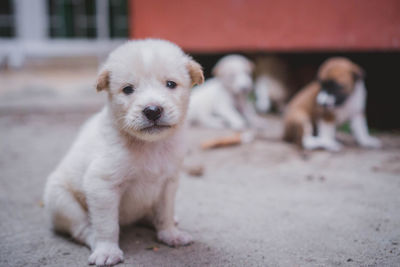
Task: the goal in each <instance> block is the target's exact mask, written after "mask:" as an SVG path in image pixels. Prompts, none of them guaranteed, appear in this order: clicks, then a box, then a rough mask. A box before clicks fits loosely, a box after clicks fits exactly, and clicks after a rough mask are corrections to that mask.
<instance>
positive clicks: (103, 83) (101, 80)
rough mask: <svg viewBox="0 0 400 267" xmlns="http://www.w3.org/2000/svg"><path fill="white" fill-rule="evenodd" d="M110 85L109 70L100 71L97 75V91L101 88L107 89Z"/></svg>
mask: <svg viewBox="0 0 400 267" xmlns="http://www.w3.org/2000/svg"><path fill="white" fill-rule="evenodd" d="M109 86H110V72H109V71H108V70H105V71H103V72H101V73H100V75H99V77H97V83H96V89H97V92H100V91H102V90H108V88H109Z"/></svg>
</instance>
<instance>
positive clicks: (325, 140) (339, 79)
mask: <svg viewBox="0 0 400 267" xmlns="http://www.w3.org/2000/svg"><path fill="white" fill-rule="evenodd" d="M363 79H364V71H363V70H362V69H361V67H360V66H358V65H356V64H355V63H353V62H351V61H350V60H349V59H347V58H343V57H335V58H330V59H328V60H326V61H325V62H324V63H323V64H322V65H321V67H320V69H319V71H318V76H317V80H316V81H313V82H311V83H310V84H309V85H307V86H306V87H305V88H304V89H302V90H301V91H300V92H299V93H297V94H296V95H295V97H294V98H293V99H292V101H291V102H290V103H289V105H288V108H287V110H286V113H285V121H284V124H285V129H284V140H286V141H288V142H293V143H296V144H298V145H299V146H301V147H303V148H304V149H309V150H311V149H317V148H323V149H327V150H331V151H338V150H340V149H341V147H342V145H341V144H340V143H339V142H338V141H336V139H335V132H336V126H337V125H340V124H342V123H344V122H346V121H350V126H351V130H352V132H353V135H354V137H355V139H356V141H357V142H358V144H359V145H360V146H363V147H370V148H378V147H380V146H381V143H380V141H379V140H378V139H376V138H374V137H371V136H370V135H369V133H368V126H367V122H366V118H365V103H366V96H367V92H366V89H365V85H364V81H363Z"/></svg>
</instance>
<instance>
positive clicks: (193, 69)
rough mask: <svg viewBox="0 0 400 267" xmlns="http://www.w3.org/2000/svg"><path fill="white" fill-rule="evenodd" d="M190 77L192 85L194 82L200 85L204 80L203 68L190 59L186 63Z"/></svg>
mask: <svg viewBox="0 0 400 267" xmlns="http://www.w3.org/2000/svg"><path fill="white" fill-rule="evenodd" d="M187 68H188V71H189V75H190V79H191V80H192V86H194V85H195V84H197V85H200V84H202V83H203V82H204V75H203V69H202V67H201V66H200V64H199V63H197V62H196V61H194V60H193V59H190V60H189V62H188V63H187Z"/></svg>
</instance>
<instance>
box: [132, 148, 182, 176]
mask: <svg viewBox="0 0 400 267" xmlns="http://www.w3.org/2000/svg"><path fill="white" fill-rule="evenodd" d="M126 156H127V164H126V166H125V168H124V176H125V178H126V180H130V181H131V180H133V181H138V180H145V181H147V182H150V181H153V182H157V181H160V180H163V179H165V178H168V177H171V176H174V175H176V173H177V172H178V169H179V165H180V161H181V157H180V155H179V154H178V153H176V151H174V150H170V149H161V150H152V149H139V150H136V151H130V152H128V153H127V155H126Z"/></svg>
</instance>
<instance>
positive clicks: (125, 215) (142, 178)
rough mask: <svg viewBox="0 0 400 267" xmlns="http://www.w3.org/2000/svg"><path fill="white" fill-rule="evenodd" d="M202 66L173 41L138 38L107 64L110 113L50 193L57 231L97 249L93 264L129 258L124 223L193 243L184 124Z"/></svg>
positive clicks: (87, 132) (80, 144)
mask: <svg viewBox="0 0 400 267" xmlns="http://www.w3.org/2000/svg"><path fill="white" fill-rule="evenodd" d="M202 82H203V73H202V70H201V67H200V65H199V64H198V63H196V62H195V61H193V60H192V59H191V58H190V57H189V56H187V55H185V54H184V53H183V52H182V50H181V49H180V48H179V47H178V46H176V45H174V44H172V43H170V42H167V41H162V40H152V39H148V40H138V41H130V42H127V43H126V44H124V45H122V46H120V47H119V48H117V49H116V50H115V51H114V52H112V53H111V54H110V56H109V57H108V59H107V61H106V62H105V64H104V66H103V68H102V70H101V72H100V75H99V77H98V81H97V90H98V91H102V90H105V91H107V93H108V102H107V104H106V106H105V107H104V109H103V110H102V111H101V112H99V113H98V114H96V115H95V116H93V117H92V118H91V119H90V120H89V121H88V122H87V123H86V124H85V125H84V127H83V128H82V130H81V132H80V134H79V136H78V138H77V140H76V141H75V143H74V144H73V146H72V148H71V150H70V151H69V152H68V154H67V155H66V157H65V158H64V159H63V161H62V162H61V163H60V165H59V166H58V167H57V169H56V170H55V171H54V172H53V173H52V174H51V175H50V177H49V179H48V182H47V185H46V189H45V195H44V201H45V206H46V208H47V209H48V211H49V213H50V215H51V219H52V224H53V227H54V229H55V230H56V231H61V232H66V233H69V234H70V235H71V236H72V237H73V238H74V239H76V240H77V241H79V242H82V243H84V244H86V245H87V246H89V247H90V248H91V249H92V254H91V255H90V257H89V263H90V264H96V265H113V264H117V263H118V262H120V261H122V260H123V253H122V251H121V250H120V248H119V245H118V236H119V225H120V224H121V225H126V224H131V223H132V222H135V221H137V220H139V219H145V220H148V221H150V222H151V223H152V224H153V225H154V227H155V229H156V231H157V237H158V239H159V240H160V241H162V242H164V243H166V244H168V245H170V246H179V245H187V244H189V243H191V242H192V237H191V236H190V235H189V234H187V233H184V232H182V231H180V230H178V229H177V228H176V226H175V225H174V201H175V193H176V190H177V186H178V170H179V168H180V164H181V161H182V159H183V155H184V149H183V145H182V127H181V126H182V124H183V121H184V119H185V115H186V111H187V106H188V102H189V95H190V88H191V87H192V85H194V84H200V83H202Z"/></svg>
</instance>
